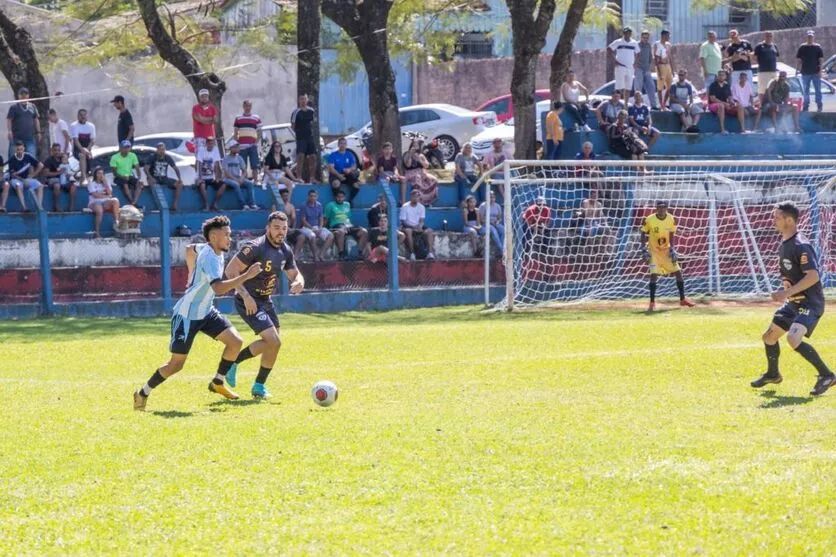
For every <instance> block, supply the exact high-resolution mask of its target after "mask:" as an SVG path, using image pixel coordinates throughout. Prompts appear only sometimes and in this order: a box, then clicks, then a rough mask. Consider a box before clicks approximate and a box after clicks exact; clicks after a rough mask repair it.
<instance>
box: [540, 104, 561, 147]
mask: <svg viewBox="0 0 836 557" xmlns="http://www.w3.org/2000/svg"><path fill="white" fill-rule="evenodd" d="M553 106H554V107H553V108H552V109H551V110H549V113H548V114H546V152H545V153H544V158H545V159H547V160H550V161H553V160H557V159H558V157H560V144H561V143H563V138H564V134H563V122H561V121H560V114H561V113H562V112H563V103H561V102H560V101H555V103H554V105H553Z"/></svg>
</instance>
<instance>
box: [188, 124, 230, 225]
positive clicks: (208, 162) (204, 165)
mask: <svg viewBox="0 0 836 557" xmlns="http://www.w3.org/2000/svg"><path fill="white" fill-rule="evenodd" d="M194 166H195V173H196V174H197V187H198V191H200V197H202V198H203V210H204V211H216V210H217V209H218V201H219V200H220V199H221V196H223V194H224V192H225V191H226V184H225V183H224V182H223V180H222V179H221V177H222V176H223V173H222V172H221V154H220V153H219V152H218V149H217V147H216V145H215V138H214V137H207V138H206V143H204V145H203V146H202V147H200V148H198V150H197V154H196V155H195V163H194ZM207 186H209V187H211V188H214V189H215V199H214V201H212V205H209V196H208V195H207V193H206V187H207Z"/></svg>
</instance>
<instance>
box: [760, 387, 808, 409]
mask: <svg viewBox="0 0 836 557" xmlns="http://www.w3.org/2000/svg"><path fill="white" fill-rule="evenodd" d="M760 395H761V398H765V399H766V400H765V401H764V402H763V403H762V404H761V408H783V407H784V406H799V405H801V404H807V403H809V402H812V401H813V397H812V396H786V395H779V394H776V392H775V391H761V393H760Z"/></svg>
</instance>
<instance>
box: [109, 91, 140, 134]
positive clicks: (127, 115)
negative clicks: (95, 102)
mask: <svg viewBox="0 0 836 557" xmlns="http://www.w3.org/2000/svg"><path fill="white" fill-rule="evenodd" d="M110 104H112V105H113V108H115V109H116V110H118V111H119V121H118V122H117V123H116V137H117V138H118V140H119V145H121V144H122V142H123V141H130V142H131V145H133V144H134V130H135V128H134V117H133V116H132V115H131V111H130V110H128V109H127V108H126V107H125V97H123V96H122V95H116V96H115V97H113V100H112V101H110Z"/></svg>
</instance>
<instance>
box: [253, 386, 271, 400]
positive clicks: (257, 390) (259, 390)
mask: <svg viewBox="0 0 836 557" xmlns="http://www.w3.org/2000/svg"><path fill="white" fill-rule="evenodd" d="M250 392H251V393H252V395H253V398H263V399H265V400H266V399H268V398H273V395H271V394H270V391H268V390H267V388H266V387H265V386H264V385H262V384H261V383H253V389H252V391H250Z"/></svg>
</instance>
